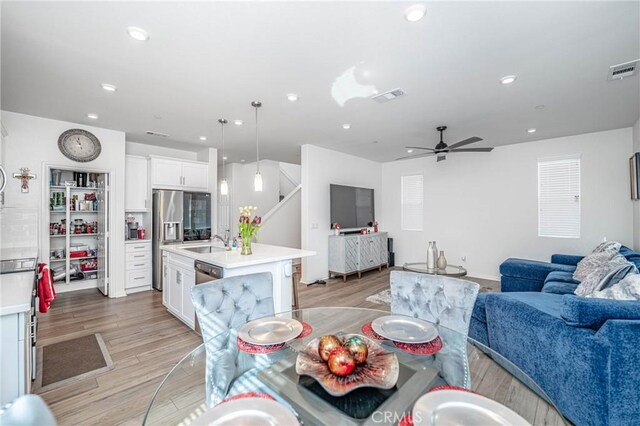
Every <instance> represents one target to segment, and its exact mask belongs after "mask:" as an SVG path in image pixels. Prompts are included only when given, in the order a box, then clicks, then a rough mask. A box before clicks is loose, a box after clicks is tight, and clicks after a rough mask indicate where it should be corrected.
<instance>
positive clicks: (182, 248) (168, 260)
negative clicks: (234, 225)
mask: <svg viewBox="0 0 640 426" xmlns="http://www.w3.org/2000/svg"><path fill="white" fill-rule="evenodd" d="M251 247H252V250H253V254H251V255H248V256H243V255H241V254H240V250H239V249H238V250H232V251H227V250H226V249H225V248H224V247H223V246H222V245H221V244H217V243H207V244H190V245H183V244H176V245H166V246H162V247H160V249H161V250H162V265H163V266H162V276H163V282H164V284H163V295H162V302H163V304H164V305H165V306H166V307H167V309H168V310H169V312H170V313H172V314H173V315H175V316H176V317H177V318H179V319H180V320H181V321H183V322H184V323H185V324H187V325H188V326H189V327H191V328H194V327H195V311H194V308H193V304H192V303H191V289H192V288H193V286H195V285H196V272H195V262H196V261H199V262H204V263H206V264H208V265H212V266H213V267H216V268H219V270H221V274H222V276H223V277H233V276H237V275H247V274H255V273H258V272H270V273H271V275H272V277H273V303H274V309H275V312H283V311H288V310H291V299H292V279H293V278H292V277H293V266H292V262H293V259H300V258H302V257H307V256H313V255H315V252H312V251H307V250H299V249H294V248H289V247H279V246H272V245H268V244H259V243H255V244H252V245H251ZM212 280H213V278H212Z"/></svg>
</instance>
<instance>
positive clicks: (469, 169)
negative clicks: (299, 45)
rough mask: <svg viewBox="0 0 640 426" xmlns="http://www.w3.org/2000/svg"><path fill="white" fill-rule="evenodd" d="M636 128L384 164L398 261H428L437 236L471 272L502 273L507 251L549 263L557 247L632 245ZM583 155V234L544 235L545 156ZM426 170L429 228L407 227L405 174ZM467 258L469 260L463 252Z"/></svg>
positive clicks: (387, 216) (385, 222)
mask: <svg viewBox="0 0 640 426" xmlns="http://www.w3.org/2000/svg"><path fill="white" fill-rule="evenodd" d="M631 148H632V143H631V128H626V129H619V130H612V131H606V132H598V133H591V134H584V135H578V136H571V137H563V138H557V139H548V140H543V141H537V142H531V143H524V144H514V145H508V146H503V147H498V148H496V149H495V150H494V151H493V152H492V153H490V154H457V155H450V156H449V157H448V158H447V160H446V161H444V162H441V163H436V161H435V159H434V158H428V157H427V158H423V159H416V160H406V161H396V162H389V163H384V164H383V166H382V195H383V197H384V203H383V205H382V212H381V215H379V217H380V224H381V228H382V230H384V231H388V232H389V236H390V237H393V238H394V251H395V252H396V265H402V264H403V263H404V262H421V261H425V259H426V250H427V242H428V241H431V240H436V241H437V244H438V248H439V249H440V250H444V251H445V255H446V257H447V259H448V261H449V263H451V264H454V265H455V264H462V265H464V266H465V267H466V268H467V269H468V271H469V275H472V276H476V277H485V278H494V279H495V278H498V277H499V272H498V266H499V265H500V263H501V262H502V261H504V260H505V259H506V258H507V257H521V258H526V259H537V260H543V261H548V260H549V257H550V255H551V254H552V253H572V254H584V253H587V252H589V251H590V250H592V249H593V247H595V246H596V244H597V243H598V242H599V241H600V240H602V238H603V237H607V238H608V239H610V240H618V241H620V242H622V243H624V244H626V245H630V244H632V240H633V237H632V233H633V225H632V224H633V222H632V215H633V208H632V205H631V201H630V200H629V187H628V185H629V184H628V182H629V175H628V161H629V156H630V155H631ZM567 154H582V160H581V175H582V197H581V199H582V204H581V206H582V230H581V238H579V239H559V238H540V237H538V228H537V211H538V209H537V201H538V200H537V160H538V158H544V157H552V156H559V155H567ZM413 173H424V176H425V191H424V192H425V216H424V228H423V229H424V231H423V232H412V231H402V230H401V229H400V228H401V225H400V177H401V176H402V175H404V174H413ZM462 256H466V258H467V261H466V262H462V261H461V257H462Z"/></svg>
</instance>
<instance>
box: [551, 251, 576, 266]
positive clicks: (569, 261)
mask: <svg viewBox="0 0 640 426" xmlns="http://www.w3.org/2000/svg"><path fill="white" fill-rule="evenodd" d="M582 259H584V256H576V255H573V254H553V255H551V263H561V264H563V265H573V266H575V265H577V264H578V262H580V261H581V260H582Z"/></svg>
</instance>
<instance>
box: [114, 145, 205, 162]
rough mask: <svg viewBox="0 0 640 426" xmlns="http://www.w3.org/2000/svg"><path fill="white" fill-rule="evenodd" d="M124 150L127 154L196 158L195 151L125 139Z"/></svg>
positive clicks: (185, 158) (182, 158) (184, 158)
mask: <svg viewBox="0 0 640 426" xmlns="http://www.w3.org/2000/svg"><path fill="white" fill-rule="evenodd" d="M126 150H127V154H129V155H140V156H143V157H148V156H150V155H158V156H161V157H170V158H178V159H181V160H197V159H198V153H197V152H196V151H187V150H184V149H174V148H165V147H162V146H155V145H147V144H144V143H138V142H129V141H127V145H126ZM204 161H206V160H204Z"/></svg>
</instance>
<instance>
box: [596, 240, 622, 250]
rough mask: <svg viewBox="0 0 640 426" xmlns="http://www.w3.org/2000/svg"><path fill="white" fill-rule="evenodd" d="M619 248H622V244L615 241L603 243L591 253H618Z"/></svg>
mask: <svg viewBox="0 0 640 426" xmlns="http://www.w3.org/2000/svg"><path fill="white" fill-rule="evenodd" d="M620 247H622V244H620V243H619V242H617V241H604V242H601V243H600V244H598V246H597V247H596V248H594V249H593V251H592V252H591V253H602V252H604V251H613V252H616V253H617V252H619V251H620Z"/></svg>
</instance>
